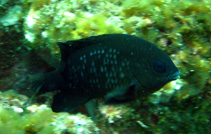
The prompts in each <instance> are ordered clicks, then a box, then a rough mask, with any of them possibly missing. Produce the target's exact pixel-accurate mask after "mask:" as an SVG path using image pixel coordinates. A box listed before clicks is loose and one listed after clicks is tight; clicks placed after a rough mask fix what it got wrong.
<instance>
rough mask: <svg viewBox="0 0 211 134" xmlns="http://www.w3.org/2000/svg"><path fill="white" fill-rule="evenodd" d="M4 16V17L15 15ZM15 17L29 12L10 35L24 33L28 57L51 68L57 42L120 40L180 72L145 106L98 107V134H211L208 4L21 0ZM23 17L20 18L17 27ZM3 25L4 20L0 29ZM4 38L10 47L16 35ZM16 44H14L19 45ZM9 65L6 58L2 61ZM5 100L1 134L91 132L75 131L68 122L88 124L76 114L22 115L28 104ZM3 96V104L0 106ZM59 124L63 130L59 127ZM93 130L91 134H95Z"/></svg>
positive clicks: (143, 101) (207, 0) (194, 0)
mask: <svg viewBox="0 0 211 134" xmlns="http://www.w3.org/2000/svg"><path fill="white" fill-rule="evenodd" d="M3 3H4V4H3V6H2V9H1V11H2V12H1V13H0V15H1V16H2V17H4V20H5V21H4V22H9V21H8V20H7V16H6V15H7V13H5V12H6V9H7V7H8V6H7V7H4V5H6V4H7V3H10V2H9V1H8V0H4V2H3ZM20 3H22V4H23V6H22V5H21V4H20ZM11 5H12V6H14V5H15V3H12V4H11ZM14 7H15V6H14ZM16 7H17V6H16ZM8 9H9V10H8V13H9V11H13V10H14V9H13V10H12V8H8ZM10 9H11V10H10ZM15 9H21V10H24V11H25V10H27V9H29V12H28V14H27V15H26V16H25V20H24V22H23V23H24V24H23V25H24V27H23V29H20V28H17V27H15V26H14V29H16V31H18V30H19V31H21V33H22V32H23V33H24V35H25V39H26V42H25V41H24V43H25V44H27V45H26V47H27V48H28V49H35V50H37V53H38V55H39V56H41V57H42V58H43V60H46V61H47V62H48V63H49V64H51V65H52V66H56V64H55V63H58V60H59V56H60V52H59V49H58V47H57V46H56V42H58V41H67V40H73V39H80V38H83V37H88V36H93V35H100V34H106V33H125V34H132V35H135V36H138V37H142V38H144V39H146V40H148V41H150V42H152V43H154V44H155V45H157V46H158V47H159V48H161V49H162V50H163V51H165V52H166V53H167V54H168V55H170V56H171V58H172V59H173V61H174V63H175V64H176V65H177V66H178V67H179V69H180V71H181V79H180V80H177V81H174V82H171V83H169V84H167V85H166V86H165V87H163V88H162V89H161V90H160V91H158V92H156V93H154V94H152V95H151V96H149V97H148V98H140V99H139V100H137V101H134V102H131V103H129V104H126V105H124V104H123V105H121V106H100V107H99V108H98V109H99V111H98V114H97V116H98V117H100V118H98V119H97V120H98V123H99V124H98V126H99V128H100V129H101V133H105V134H107V133H131V134H132V133H139V134H141V133H143V134H146V133H156V134H168V133H190V134H198V133H200V134H201V133H207V134H208V133H211V131H210V130H211V127H210V126H211V125H210V122H211V119H210V117H211V115H210V113H211V103H210V102H211V90H210V89H211V86H210V85H211V76H210V74H211V43H210V42H211V36H210V33H211V17H210V16H211V0H62V1H61V0H23V1H20V2H19V5H18V8H15ZM22 12H23V11H22ZM24 13H25V12H24ZM24 13H23V14H21V15H20V14H19V12H17V14H16V17H19V18H18V20H17V21H20V19H21V16H24ZM4 14H5V15H4ZM3 15H4V16H3ZM5 16H6V17H5ZM2 17H1V18H2ZM17 21H16V20H14V21H13V22H14V23H17ZM14 23H10V22H9V23H8V24H11V25H12V26H13V24H14ZM4 24H6V23H3V22H2V20H1V23H0V26H1V28H2V27H3V25H4ZM5 26H6V25H5ZM12 26H10V28H13V27H12ZM7 28H8V26H7ZM17 29H18V30H17ZM4 31H5V32H2V33H0V37H2V39H3V40H5V41H6V40H9V39H11V38H12V36H11V35H13V32H12V31H11V30H10V32H9V33H7V32H6V31H7V30H6V28H5V30H4ZM9 35H10V36H9ZM16 35H18V34H16ZM7 38H9V39H7ZM20 40H21V39H20V38H18V39H17V38H16V40H14V41H13V42H15V43H17V42H18V43H17V44H20ZM10 42H11V41H7V43H5V44H6V45H7V44H9V43H10ZM17 44H16V45H17ZM9 46H10V47H11V45H7V47H9ZM9 50H11V49H10V48H9ZM1 52H2V53H3V52H4V51H1ZM3 54H4V55H6V54H5V53H3ZM3 54H2V55H3ZM9 54H10V53H9ZM7 55H8V54H7ZM8 59H11V58H5V60H4V59H2V58H1V60H4V61H7V60H8ZM2 63H3V62H2ZM1 67H2V66H1ZM5 68H6V67H5ZM9 94H10V97H7V95H5V93H4V94H0V97H1V99H0V101H1V102H4V103H1V104H0V106H1V107H0V133H6V131H9V132H11V133H12V131H13V130H14V133H28V134H30V133H59V132H61V133H68V132H72V133H74V132H76V130H84V132H87V131H88V130H90V129H87V128H92V127H93V126H95V125H93V124H92V125H90V126H89V127H86V125H85V126H84V125H82V126H81V128H80V127H75V126H74V127H72V125H73V124H77V123H75V122H74V123H73V121H72V120H66V118H68V119H69V118H71V119H74V120H77V119H79V117H80V119H79V120H81V118H82V119H84V120H86V121H87V120H89V119H87V117H86V116H83V115H81V114H78V115H75V116H71V117H70V115H69V114H64V113H61V114H60V113H59V114H56V113H53V112H52V111H51V110H50V109H49V108H48V107H47V106H45V105H42V106H39V105H33V106H30V108H29V109H28V110H29V111H28V112H26V113H24V112H23V111H22V110H21V105H22V104H23V102H24V101H25V100H26V99H24V97H23V96H22V97H23V98H22V97H20V98H21V99H20V98H19V99H17V97H18V95H17V94H16V93H15V94H13V93H11V92H10V93H9ZM11 94H13V95H11ZM16 95H17V96H16ZM5 96H6V98H7V99H2V98H4V97H5ZM14 98H16V99H14ZM39 108H41V110H38V109H39ZM30 109H31V111H30ZM33 109H35V111H34V112H33ZM78 116H79V117H78ZM44 117H45V118H44ZM64 121H66V122H65V124H66V125H57V123H58V124H59V123H64ZM89 121H90V120H89ZM90 122H91V121H90ZM55 124H56V125H55ZM88 124H91V123H88ZM63 126H65V127H63ZM67 126H68V127H67ZM78 126H80V125H78ZM60 127H61V128H60ZM62 128H63V129H62ZM72 128H76V129H72ZM77 128H80V129H77ZM93 128H95V127H93ZM91 130H93V133H94V130H96V129H91ZM90 132H92V131H90Z"/></svg>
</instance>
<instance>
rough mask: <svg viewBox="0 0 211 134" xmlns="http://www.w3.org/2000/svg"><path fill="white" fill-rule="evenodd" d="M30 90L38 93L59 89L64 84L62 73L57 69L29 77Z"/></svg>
mask: <svg viewBox="0 0 211 134" xmlns="http://www.w3.org/2000/svg"><path fill="white" fill-rule="evenodd" d="M30 79H31V86H32V90H33V91H34V92H36V93H37V94H38V95H39V94H44V93H46V92H52V91H55V90H59V89H61V88H62V87H63V86H64V81H63V77H62V75H61V74H60V73H59V72H58V71H57V70H55V71H52V72H49V73H45V74H38V75H33V76H31V77H30Z"/></svg>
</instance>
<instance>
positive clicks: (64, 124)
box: [0, 91, 98, 134]
mask: <svg viewBox="0 0 211 134" xmlns="http://www.w3.org/2000/svg"><path fill="white" fill-rule="evenodd" d="M26 100H27V97H25V96H24V95H20V94H17V93H16V92H14V91H7V92H3V93H2V92H0V102H1V104H0V106H1V107H0V133H1V134H34V133H37V134H54V133H56V134H62V133H71V134H84V133H86V134H89V133H97V132H98V128H97V127H96V126H95V124H94V123H93V122H92V121H91V119H89V118H88V117H86V116H85V115H82V114H76V115H70V114H68V113H58V114H56V113H53V112H52V110H51V108H49V107H47V106H46V105H40V106H38V105H32V106H29V107H27V108H26V111H24V110H23V109H22V105H23V103H24V102H25V101H26Z"/></svg>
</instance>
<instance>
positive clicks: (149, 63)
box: [133, 47, 180, 94]
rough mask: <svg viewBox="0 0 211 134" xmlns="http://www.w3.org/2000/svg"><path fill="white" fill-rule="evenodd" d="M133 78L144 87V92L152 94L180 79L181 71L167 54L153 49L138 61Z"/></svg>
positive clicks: (143, 54) (144, 53)
mask: <svg viewBox="0 0 211 134" xmlns="http://www.w3.org/2000/svg"><path fill="white" fill-rule="evenodd" d="M143 56H144V57H143ZM133 76H134V78H135V80H136V81H137V82H138V83H139V84H140V86H141V87H142V92H145V94H146V93H149V94H150V93H152V92H154V91H157V90H159V89H160V88H161V87H163V86H164V85H165V84H166V83H168V82H170V81H172V80H176V79H178V78H180V71H179V69H178V68H177V67H176V66H175V64H174V63H173V62H172V60H171V58H170V57H169V56H168V55H167V54H165V53H164V52H162V51H161V50H160V49H158V48H157V47H152V48H150V50H149V51H148V52H147V51H146V52H143V53H142V55H141V56H140V57H139V58H138V59H137V60H136V62H135V69H134V71H133Z"/></svg>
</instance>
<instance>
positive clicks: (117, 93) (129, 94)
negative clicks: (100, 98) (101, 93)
mask: <svg viewBox="0 0 211 134" xmlns="http://www.w3.org/2000/svg"><path fill="white" fill-rule="evenodd" d="M134 92H135V83H134V82H132V83H131V84H130V85H128V86H119V87H116V88H115V89H114V90H112V92H109V93H108V94H107V95H106V96H105V104H107V105H112V104H121V103H125V102H129V101H131V100H133V99H134Z"/></svg>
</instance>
